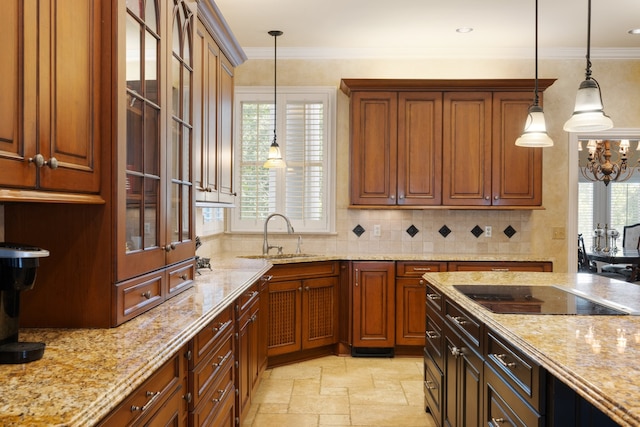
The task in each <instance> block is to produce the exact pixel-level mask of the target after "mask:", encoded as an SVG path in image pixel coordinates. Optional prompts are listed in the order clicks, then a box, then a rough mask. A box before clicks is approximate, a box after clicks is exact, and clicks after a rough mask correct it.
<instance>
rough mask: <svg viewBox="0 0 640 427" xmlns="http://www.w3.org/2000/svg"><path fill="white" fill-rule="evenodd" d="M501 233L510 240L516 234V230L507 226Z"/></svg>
mask: <svg viewBox="0 0 640 427" xmlns="http://www.w3.org/2000/svg"><path fill="white" fill-rule="evenodd" d="M503 233H504V234H506V235H507V237H508V238H512V237H513V235H514V234H516V230H515V228H513V227H512V226H508V227H507V228H505V229H504V231H503Z"/></svg>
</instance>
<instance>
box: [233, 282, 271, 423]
mask: <svg viewBox="0 0 640 427" xmlns="http://www.w3.org/2000/svg"><path fill="white" fill-rule="evenodd" d="M263 280H264V279H263ZM260 289H261V283H260V281H258V282H256V283H255V284H253V286H251V287H250V288H249V289H248V290H247V291H246V292H245V293H244V294H243V295H241V296H240V297H239V298H238V299H237V300H236V302H235V304H234V306H235V312H236V316H237V321H236V333H235V339H236V362H235V364H236V391H235V392H236V416H237V418H238V423H239V424H238V425H242V422H243V421H244V419H245V417H246V415H247V412H248V411H249V407H250V406H251V399H252V397H253V394H254V393H255V390H256V388H257V387H258V384H259V381H260V375H261V374H262V371H261V369H262V367H263V366H265V364H264V362H263V361H262V360H259V357H260V356H261V355H262V356H263V355H264V354H265V351H263V350H260V347H261V343H264V342H265V341H264V340H262V339H261V338H260V330H261V323H262V322H264V321H265V319H264V318H263V313H262V312H261V311H260V298H261V296H260Z"/></svg>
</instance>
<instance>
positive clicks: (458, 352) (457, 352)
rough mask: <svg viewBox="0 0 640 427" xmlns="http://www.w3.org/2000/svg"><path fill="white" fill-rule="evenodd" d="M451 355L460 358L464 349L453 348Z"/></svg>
mask: <svg viewBox="0 0 640 427" xmlns="http://www.w3.org/2000/svg"><path fill="white" fill-rule="evenodd" d="M451 355H452V356H453V357H458V356H461V355H462V349H461V348H458V347H456V346H453V347H451Z"/></svg>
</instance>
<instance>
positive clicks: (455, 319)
mask: <svg viewBox="0 0 640 427" xmlns="http://www.w3.org/2000/svg"><path fill="white" fill-rule="evenodd" d="M444 309H445V318H446V320H447V322H448V323H449V325H450V326H451V328H452V329H453V330H455V331H457V332H459V333H461V335H462V336H463V337H465V338H466V340H468V341H469V344H472V345H475V347H476V351H479V349H480V346H481V344H482V341H481V337H482V325H481V324H480V322H478V321H477V320H476V319H474V318H473V317H472V316H471V315H470V314H469V313H467V312H466V311H465V310H463V309H462V308H460V307H458V306H456V305H454V304H453V303H452V302H451V301H449V300H448V299H447V300H446V301H445V308H444ZM480 354H482V352H480Z"/></svg>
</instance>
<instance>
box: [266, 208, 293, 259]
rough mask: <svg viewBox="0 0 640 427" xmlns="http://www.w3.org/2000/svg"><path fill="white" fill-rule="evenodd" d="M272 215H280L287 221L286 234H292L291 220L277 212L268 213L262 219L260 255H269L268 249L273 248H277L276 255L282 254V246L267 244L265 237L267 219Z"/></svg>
mask: <svg viewBox="0 0 640 427" xmlns="http://www.w3.org/2000/svg"><path fill="white" fill-rule="evenodd" d="M274 216H279V217H282V218H283V219H284V220H285V221H286V222H287V234H293V227H292V226H291V221H289V218H287V217H286V216H284V215H282V214H279V213H272V214H271V215H269V216H268V217H267V219H266V220H265V221H264V240H263V242H262V255H269V249H273V248H277V249H278V255H281V254H282V246H269V240H268V238H267V234H268V233H267V228H268V226H269V220H270V219H271V218H273V217H274Z"/></svg>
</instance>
